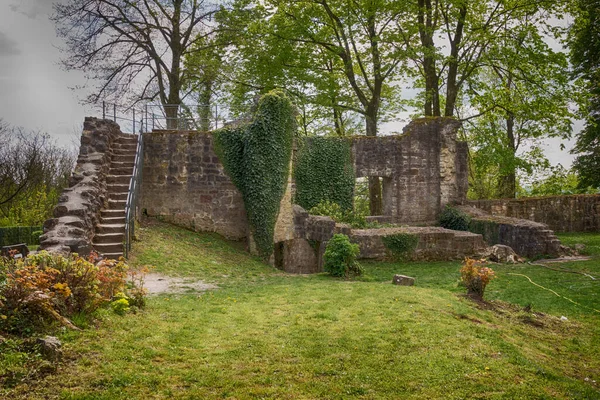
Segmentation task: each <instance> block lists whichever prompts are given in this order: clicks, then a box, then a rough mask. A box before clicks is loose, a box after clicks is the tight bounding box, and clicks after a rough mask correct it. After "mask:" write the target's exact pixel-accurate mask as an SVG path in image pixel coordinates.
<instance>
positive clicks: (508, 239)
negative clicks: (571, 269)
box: [457, 206, 561, 257]
mask: <svg viewBox="0 0 600 400" xmlns="http://www.w3.org/2000/svg"><path fill="white" fill-rule="evenodd" d="M457 208H458V209H459V210H461V211H463V212H464V213H466V214H468V215H469V216H471V223H470V225H469V230H470V231H472V232H475V233H479V234H482V235H483V238H484V239H485V240H486V242H487V243H488V244H490V245H494V244H504V245H506V246H510V247H512V249H513V250H514V251H515V252H516V253H517V254H519V255H520V256H523V257H539V256H552V257H558V256H560V254H561V244H560V240H558V238H557V237H556V235H554V232H553V231H552V230H551V229H550V228H549V227H548V225H546V224H542V223H539V222H535V221H530V220H526V219H517V218H511V217H503V216H498V215H491V214H488V213H486V212H485V211H483V210H480V209H477V208H474V207H470V206H458V207H457Z"/></svg>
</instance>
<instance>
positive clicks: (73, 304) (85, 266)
mask: <svg viewBox="0 0 600 400" xmlns="http://www.w3.org/2000/svg"><path fill="white" fill-rule="evenodd" d="M128 270H129V268H128V266H127V264H126V263H125V261H124V260H123V259H121V260H118V261H117V260H100V259H98V256H97V255H96V254H94V253H92V254H91V255H90V256H89V257H88V258H87V259H85V258H83V257H79V256H78V255H77V254H71V255H69V256H67V257H64V256H61V255H58V254H51V253H48V252H46V251H42V252H39V253H37V254H32V255H29V256H28V257H27V258H21V259H12V258H6V257H5V258H0V331H5V332H14V333H28V332H31V331H33V330H36V329H41V328H43V327H44V326H46V325H48V324H50V323H52V322H55V321H57V322H59V323H60V324H61V325H64V326H67V327H70V328H73V329H77V328H76V327H75V326H74V325H73V324H72V323H71V321H70V320H69V319H68V318H69V317H71V316H73V315H75V314H81V313H83V314H90V313H92V312H94V311H95V310H96V309H98V308H99V307H101V306H103V305H105V304H108V303H110V302H111V301H113V300H115V298H116V296H117V294H120V293H124V294H128V293H129V292H131V293H133V295H132V296H133V297H134V298H137V299H138V300H137V303H136V304H135V305H136V306H143V304H144V301H143V297H144V296H145V291H144V290H143V288H141V287H138V286H137V284H139V283H140V282H141V283H143V278H141V281H140V280H139V279H138V280H137V281H132V282H130V283H128V282H127V276H128ZM143 273H144V272H143V271H142V272H140V274H143Z"/></svg>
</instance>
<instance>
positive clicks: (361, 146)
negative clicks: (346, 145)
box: [352, 118, 468, 225]
mask: <svg viewBox="0 0 600 400" xmlns="http://www.w3.org/2000/svg"><path fill="white" fill-rule="evenodd" d="M459 127H460V122H458V121H456V120H454V119H450V118H420V119H417V120H414V121H412V122H411V123H410V124H409V125H408V126H407V127H405V128H404V131H403V134H402V135H398V136H381V137H376V138H374V137H366V136H361V137H355V138H353V143H352V154H353V159H354V167H355V173H356V177H369V176H377V177H381V178H382V199H383V210H384V211H383V213H384V218H378V219H380V220H381V221H382V222H391V223H401V224H419V225H433V224H436V223H437V220H438V217H439V214H440V212H441V211H442V210H443V208H444V206H445V205H446V204H457V203H458V204H459V203H462V202H463V201H464V200H465V198H466V193H467V185H468V163H467V147H466V143H464V142H457V140H456V134H457V130H458V128H459Z"/></svg>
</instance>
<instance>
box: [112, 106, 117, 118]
mask: <svg viewBox="0 0 600 400" xmlns="http://www.w3.org/2000/svg"><path fill="white" fill-rule="evenodd" d="M113 121H115V122H117V105H116V104H113Z"/></svg>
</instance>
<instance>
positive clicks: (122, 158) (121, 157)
mask: <svg viewBox="0 0 600 400" xmlns="http://www.w3.org/2000/svg"><path fill="white" fill-rule="evenodd" d="M112 161H113V162H131V163H132V162H134V161H135V154H115V155H113V157H112Z"/></svg>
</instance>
